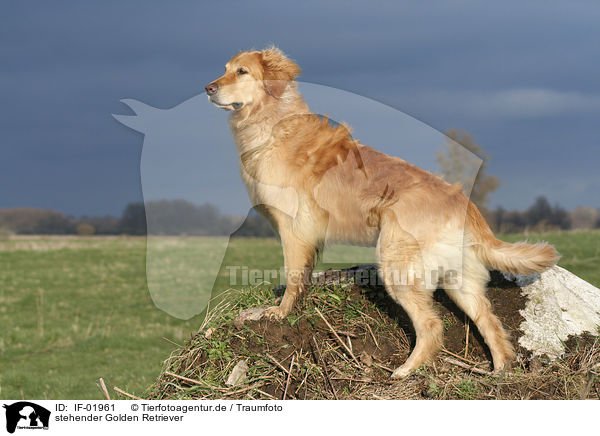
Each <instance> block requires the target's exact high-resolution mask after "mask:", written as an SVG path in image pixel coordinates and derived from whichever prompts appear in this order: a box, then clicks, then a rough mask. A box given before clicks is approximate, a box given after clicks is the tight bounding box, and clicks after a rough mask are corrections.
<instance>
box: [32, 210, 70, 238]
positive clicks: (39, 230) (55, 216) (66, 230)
mask: <svg viewBox="0 0 600 436" xmlns="http://www.w3.org/2000/svg"><path fill="white" fill-rule="evenodd" d="M33 233H35V234H40V235H68V234H73V233H75V220H74V219H72V218H70V217H65V216H64V215H63V214H62V213H60V212H56V211H47V212H46V213H45V214H43V215H42V216H41V217H40V219H39V220H38V221H37V223H36V224H35V227H34V228H33Z"/></svg>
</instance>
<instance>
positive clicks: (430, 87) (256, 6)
mask: <svg viewBox="0 0 600 436" xmlns="http://www.w3.org/2000/svg"><path fill="white" fill-rule="evenodd" d="M599 22H600V8H598V7H597V5H596V4H595V3H594V2H592V1H589V2H588V1H569V2H552V3H550V2H547V1H528V2H522V1H511V0H509V1H504V2H493V3H492V2H469V1H444V2H441V1H440V2H426V3H425V2H397V1H396V2H379V1H375V2H354V1H343V2H342V1H330V2H322V1H315V2H313V1H304V2H294V3H291V2H290V3H289V4H288V3H286V2H281V1H273V2H270V1H269V2H267V1H257V2H242V1H221V2H216V1H214V2H212V1H211V2H197V1H194V2H191V1H190V2H183V1H181V2H170V3H167V2H151V1H144V2H142V1H139V2H130V1H119V2H112V1H108V2H61V1H55V2H51V3H50V2H41V1H40V2H10V3H8V2H5V3H4V4H3V6H2V13H1V14H0V59H1V62H0V102H1V103H0V147H1V150H2V159H0V169H1V171H0V208H7V207H17V206H33V207H40V208H50V209H55V210H60V211H62V212H64V213H66V214H71V215H75V216H81V215H107V214H109V215H120V214H121V212H122V210H123V209H124V207H125V205H126V204H127V203H129V202H132V201H142V199H143V184H142V177H141V173H140V162H141V159H142V146H143V144H144V135H143V134H141V133H139V132H136V131H135V130H133V129H131V128H128V127H126V126H125V125H123V124H121V123H120V122H119V121H118V120H116V119H115V118H114V117H113V116H112V114H129V115H131V114H132V111H131V110H130V109H129V108H128V107H127V106H126V105H124V104H123V103H121V101H120V100H121V99H125V98H128V99H134V100H137V101H140V102H144V103H145V104H147V105H149V106H152V107H155V108H160V109H165V110H167V109H173V108H176V107H178V106H179V105H181V104H182V103H184V102H186V101H196V100H194V98H195V97H197V96H199V95H201V94H203V92H204V86H205V85H206V84H207V83H209V82H210V81H211V80H213V79H215V78H216V77H218V76H220V75H221V74H222V72H223V66H224V64H225V62H226V61H227V60H228V59H229V58H230V57H231V56H232V55H234V54H235V53H237V52H238V51H239V50H245V49H252V48H254V49H260V48H263V47H266V46H268V45H270V44H275V45H277V46H279V47H280V48H281V49H282V50H284V51H285V52H286V53H288V54H289V55H290V56H291V57H292V58H294V59H295V60H296V61H297V62H298V63H299V65H300V66H301V67H302V69H303V73H302V75H301V77H300V80H302V82H305V83H307V84H309V85H311V86H312V85H320V86H323V87H328V88H331V89H332V90H341V91H344V92H345V93H349V94H353V95H355V96H357V97H356V99H355V100H354V101H356V102H360V101H364V100H365V99H368V100H372V101H374V102H376V103H377V104H378V105H380V106H378V107H381V108H383V107H386V108H390V109H393V110H395V111H397V112H398V113H399V114H402V115H398V116H399V117H404V118H403V119H406V117H410V119H412V120H414V123H413V125H418V124H419V123H420V124H424V125H426V126H428V128H429V129H432V130H433V131H436V132H438V133H439V132H444V131H445V130H447V129H449V128H457V129H461V130H464V131H467V132H469V133H471V134H472V135H474V137H475V140H476V141H477V142H478V143H479V144H480V145H481V146H482V148H483V149H484V150H485V151H486V152H487V153H488V154H489V155H490V156H491V158H490V161H489V164H488V172H489V173H490V174H493V175H496V176H498V177H499V178H500V179H501V180H502V182H503V184H502V186H501V187H500V188H499V189H498V190H497V191H496V192H494V193H493V194H492V196H491V202H490V206H491V207H496V206H498V205H502V206H503V207H505V208H507V209H524V208H526V207H528V206H529V205H531V204H532V203H533V201H534V200H535V198H536V197H537V196H539V195H545V196H546V197H547V198H548V199H549V200H550V201H551V203H559V204H560V205H562V206H564V207H566V208H567V209H572V208H574V207H577V206H584V205H586V206H593V207H600V177H599V176H598V171H597V165H598V162H599V161H600V143H599V137H600V135H599V134H600V123H598V120H599V116H600V81H598V77H599V76H600V74H599V73H600V45H599V44H598V41H599V40H600V26H598V23H599ZM301 85H302V84H301ZM333 94H335V93H334V92H333V91H332V95H333ZM327 95H329V94H327ZM190 99H192V100H190ZM309 103H311V102H310V101H309ZM334 103H335V102H334V101H331V105H332V107H333V106H334ZM206 104H207V106H208V103H206ZM198 107H200V106H198ZM319 107H325V108H326V107H327V101H326V100H325V101H324V102H321V103H319ZM209 109H210V110H213V111H215V110H216V109H215V108H209V107H207V108H206V110H209ZM359 109H360V108H357V111H356V113H355V115H348V116H349V117H350V119H344V121H347V122H349V123H350V124H353V121H355V122H356V123H357V124H359V125H360V124H361V123H363V124H365V125H368V124H369V123H370V122H372V123H375V124H374V125H377V126H380V125H381V126H382V127H381V130H382V131H383V130H385V131H387V130H386V128H385V127H386V126H385V123H382V120H381V119H380V118H379V117H377V113H370V112H368V111H362V112H361V111H360V110H359ZM202 110H204V109H202ZM332 110H333V109H332ZM386 111H387V110H386ZM199 113H200V112H199ZM202 113H204V112H202ZM386 113H387V112H386ZM353 116H355V117H360V118H358V119H352V117H353ZM369 117H371V119H370V118H369ZM376 117H377V118H376ZM214 120H215V122H214V123H211V124H210V125H208V126H207V127H205V129H219V132H218V134H219V135H227V134H228V127H227V125H226V118H225V114H220V115H215V118H214ZM190 122H193V118H192V119H191V121H190ZM390 124H392V123H390ZM199 125H200V124H199ZM199 125H198V126H199ZM198 126H196V127H198ZM392 128H393V129H392ZM391 130H394V133H393V135H395V136H393V138H399V139H398V141H399V142H398V144H399V145H398V148H397V149H396V150H397V153H396V154H397V155H398V156H400V157H403V148H402V147H403V141H404V140H406V141H409V140H410V137H411V135H410V132H408V131H407V132H406V135H405V138H404V139H403V135H402V132H398V131H397V129H395V126H390V131H391ZM212 134H213V132H207V137H212V136H211V135H212ZM214 134H215V135H216V134H217V133H216V130H215V133H214ZM354 134H355V136H356V137H357V138H358V139H361V140H362V139H363V138H361V137H360V135H359V134H360V131H357V130H356V129H355V130H354ZM367 136H368V135H367ZM391 137H392V136H390V138H391ZM374 139H375V140H377V137H374ZM363 142H367V141H363ZM368 144H369V145H371V146H373V147H375V148H379V147H378V144H377V143H368ZM437 145H439V144H435V145H434V146H437ZM224 147H227V146H225V145H224ZM231 147H233V146H232V145H231ZM384 148H385V147H384ZM385 151H386V152H387V151H388V150H387V149H386V150H385ZM211 153H213V154H214V156H215V161H218V162H220V164H219V165H220V166H219V174H221V175H222V176H223V177H222V178H223V181H221V182H220V185H219V187H220V188H223V189H224V191H223V192H227V189H225V188H227V187H226V186H224V185H226V184H227V180H230V181H231V184H232V186H234V185H235V186H240V182H239V172H238V168H237V161H236V160H235V153H234V150H233V149H227V150H226V149H225V148H221V147H214V149H213V150H211ZM227 157H232V159H231V162H230V165H228V160H227ZM202 164H205V162H204V163H202ZM202 164H199V167H201V165H202ZM221 184H223V186H221ZM236 189H237V188H236ZM217 191H218V189H217ZM219 192H220V191H219ZM223 195H225V194H222V195H221V196H220V198H223ZM201 200H202V199H199V200H198V201H199V202H200V201H201ZM219 207H220V208H221V209H222V210H223V211H224V212H227V213H236V214H239V213H240V208H241V206H240V203H239V202H238V201H237V200H235V201H229V202H221V203H220V204H219ZM244 207H245V206H244Z"/></svg>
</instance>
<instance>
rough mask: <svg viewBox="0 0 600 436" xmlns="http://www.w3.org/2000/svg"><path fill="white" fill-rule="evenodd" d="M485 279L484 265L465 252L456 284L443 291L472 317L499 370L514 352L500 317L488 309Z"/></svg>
mask: <svg viewBox="0 0 600 436" xmlns="http://www.w3.org/2000/svg"><path fill="white" fill-rule="evenodd" d="M488 280H489V273H488V272H487V269H485V267H484V266H483V265H481V264H479V263H478V261H469V255H468V253H467V254H466V256H465V264H464V265H463V274H462V283H461V284H460V288H458V289H449V288H447V289H445V291H446V293H447V294H448V296H449V297H450V298H451V299H452V300H453V301H454V302H455V303H456V305H457V306H458V307H459V308H460V309H461V310H462V311H463V312H465V313H466V314H467V315H468V316H469V318H471V319H472V320H473V322H474V323H475V325H476V326H477V328H478V329H479V332H480V333H481V336H483V339H484V340H485V342H486V344H487V345H488V347H489V349H490V352H491V353H492V360H493V361H494V370H495V371H496V372H499V371H502V370H503V369H504V366H505V365H506V363H507V362H508V361H510V360H512V359H513V358H514V356H515V352H514V349H513V346H512V344H511V343H510V342H509V340H508V334H507V333H506V331H505V330H504V328H503V327H502V323H501V322H500V320H499V319H498V318H497V317H496V315H494V314H493V313H492V305H491V303H490V301H489V300H488V299H487V297H486V295H485V292H486V284H487V281H488Z"/></svg>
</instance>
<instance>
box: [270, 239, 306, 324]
mask: <svg viewBox="0 0 600 436" xmlns="http://www.w3.org/2000/svg"><path fill="white" fill-rule="evenodd" d="M280 235H281V244H282V245H283V257H284V262H285V276H286V287H285V293H284V294H283V298H282V300H281V303H280V304H279V306H273V307H269V308H268V309H267V310H266V311H265V316H267V317H270V318H276V319H282V318H285V317H286V316H288V315H289V314H290V312H291V311H292V309H293V308H294V305H295V304H296V302H297V301H298V299H299V298H300V297H302V296H303V294H304V292H305V291H306V289H307V288H308V287H309V286H310V282H311V278H312V270H313V262H314V257H315V246H314V245H312V244H310V243H307V242H306V241H304V240H302V239H300V238H298V237H297V236H296V235H295V234H294V233H293V232H292V231H282V230H281V229H280Z"/></svg>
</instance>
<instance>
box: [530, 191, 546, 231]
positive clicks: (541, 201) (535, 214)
mask: <svg viewBox="0 0 600 436" xmlns="http://www.w3.org/2000/svg"><path fill="white" fill-rule="evenodd" d="M526 215H527V224H528V225H529V226H531V227H533V226H536V225H537V224H539V223H542V222H543V223H549V222H550V220H551V219H552V206H550V202H549V201H548V199H547V198H546V197H544V196H543V195H542V196H540V197H538V198H536V199H535V202H534V203H533V205H531V207H530V208H529V209H527V212H526Z"/></svg>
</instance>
